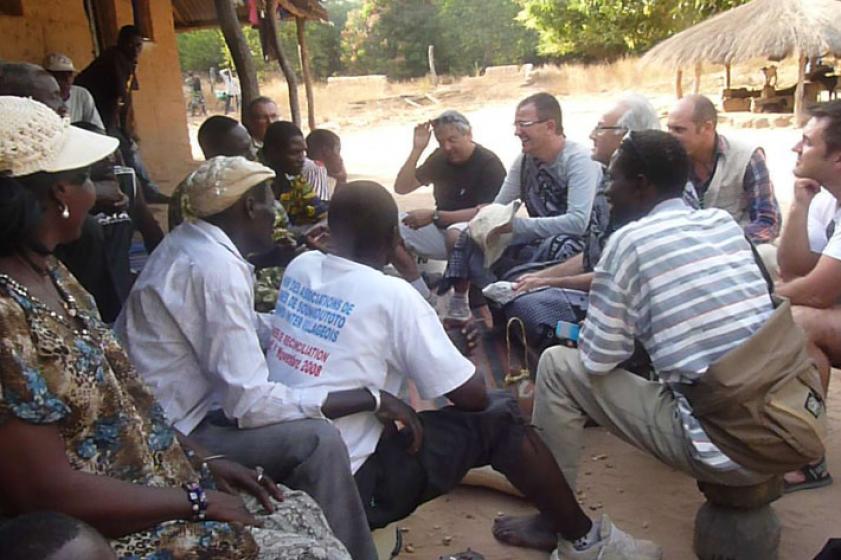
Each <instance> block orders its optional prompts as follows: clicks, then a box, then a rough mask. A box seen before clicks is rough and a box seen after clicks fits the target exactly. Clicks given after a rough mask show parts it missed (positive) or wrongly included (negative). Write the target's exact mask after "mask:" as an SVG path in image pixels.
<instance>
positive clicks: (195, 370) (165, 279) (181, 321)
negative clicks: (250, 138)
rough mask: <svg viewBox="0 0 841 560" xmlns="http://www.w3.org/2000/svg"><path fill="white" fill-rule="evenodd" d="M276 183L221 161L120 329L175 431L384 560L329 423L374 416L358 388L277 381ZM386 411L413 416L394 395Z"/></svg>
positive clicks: (247, 165) (191, 180) (130, 303)
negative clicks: (271, 258) (266, 290)
mask: <svg viewBox="0 0 841 560" xmlns="http://www.w3.org/2000/svg"><path fill="white" fill-rule="evenodd" d="M274 176H275V173H274V171H272V170H271V169H269V168H268V167H264V166H263V165H260V164H259V163H255V162H251V161H248V160H247V159H245V158H243V157H226V156H217V157H214V158H211V159H209V160H208V161H206V162H204V163H202V164H201V165H200V166H199V168H198V169H197V170H196V171H194V172H193V173H191V174H190V176H188V177H187V179H185V181H184V182H183V185H184V195H183V196H184V197H185V198H186V201H185V204H184V209H185V221H184V222H183V223H181V224H180V225H179V226H178V227H176V228H175V229H174V230H173V231H172V232H171V233H170V234H169V235H167V236H166V237H165V238H164V240H163V242H162V243H161V244H160V245H159V246H158V247H157V249H156V250H155V252H154V253H152V255H151V256H150V257H149V260H148V262H147V263H146V266H145V267H144V269H143V272H142V273H141V274H140V277H139V278H138V279H137V281H136V282H135V284H134V287H133V288H132V291H131V293H130V294H129V297H128V300H127V301H126V303H125V307H124V308H123V311H122V313H121V314H120V316H119V318H118V319H117V323H116V325H115V329H116V331H117V334H118V335H119V336H120V338H121V339H122V341H123V343H124V345H125V348H126V350H127V351H128V353H129V356H130V357H131V359H132V363H134V364H135V366H136V368H137V371H138V373H139V374H140V375H141V376H142V377H143V378H144V380H145V381H146V383H147V384H148V385H149V387H150V388H151V389H152V391H153V393H154V394H155V396H156V397H157V399H158V400H159V401H160V403H161V406H162V407H163V409H164V412H165V413H166V416H167V418H168V419H169V421H170V422H172V423H173V425H174V426H175V428H176V429H177V430H178V431H179V432H181V433H183V434H187V435H189V436H190V437H191V439H194V440H196V441H198V442H199V443H200V444H202V445H203V446H204V447H206V448H207V449H208V450H209V451H210V452H212V453H216V454H224V455H226V456H228V457H229V458H232V459H234V460H237V461H238V462H241V463H243V464H245V465H250V466H251V467H252V468H254V467H257V466H260V467H261V468H264V469H265V472H266V474H267V475H269V476H271V478H272V479H273V480H276V481H282V482H283V483H284V484H286V485H287V486H290V487H292V488H294V489H296V490H303V491H305V492H307V493H308V494H309V495H310V496H312V497H313V498H314V499H315V500H316V501H317V502H318V503H319V505H320V506H321V508H322V509H323V510H324V513H325V516H326V517H327V520H328V522H329V524H330V526H331V528H332V529H333V532H334V533H335V534H336V536H337V537H338V538H339V540H341V541H342V543H343V544H344V545H345V546H346V547H347V548H348V550H349V551H350V552H351V554H352V556H353V558H355V559H365V560H371V559H373V558H376V552H375V550H374V546H373V541H372V539H371V534H370V531H369V529H368V525H367V522H366V518H365V512H364V509H363V506H362V502H361V500H360V498H359V493H358V492H357V489H356V484H355V482H354V480H353V477H352V475H351V470H350V459H349V457H348V452H347V449H346V448H345V446H344V443H343V442H342V438H341V436H340V434H339V432H338V430H337V429H336V428H334V427H333V425H332V423H331V422H329V421H328V420H327V419H331V420H332V419H335V418H339V417H342V416H346V415H349V414H355V413H357V412H362V411H370V410H373V409H374V408H375V406H376V405H377V403H376V402H375V399H374V397H373V395H372V394H371V392H369V391H368V390H367V389H365V388H363V387H362V386H360V387H359V388H355V389H351V390H346V391H334V392H329V391H326V390H315V391H313V390H303V391H302V390H295V389H290V388H288V387H286V386H285V385H283V384H281V383H275V382H271V381H269V370H268V367H267V365H266V358H265V355H264V349H265V348H267V347H268V344H269V340H270V338H271V336H272V332H271V328H270V327H269V318H268V316H266V317H264V316H262V315H260V314H258V313H256V312H255V311H254V286H253V276H254V267H253V266H252V265H251V264H250V263H249V262H248V260H247V257H249V256H250V255H253V254H261V253H265V252H266V251H268V250H270V249H271V248H272V247H273V241H272V231H273V224H274V219H275V211H274V201H275V199H274V195H273V193H272V189H271V180H272V179H273V178H274ZM379 407H380V408H379V409H380V410H381V411H385V412H388V413H390V414H393V415H394V417H397V418H401V419H402V418H408V417H409V415H410V414H411V409H410V408H409V407H408V406H407V405H405V404H404V403H403V402H402V401H400V399H397V398H396V397H393V396H391V395H383V396H382V397H381V401H380V404H379Z"/></svg>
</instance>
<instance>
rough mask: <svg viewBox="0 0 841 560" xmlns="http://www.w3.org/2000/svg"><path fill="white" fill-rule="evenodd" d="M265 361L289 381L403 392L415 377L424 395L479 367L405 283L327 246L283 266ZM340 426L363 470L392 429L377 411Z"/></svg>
mask: <svg viewBox="0 0 841 560" xmlns="http://www.w3.org/2000/svg"><path fill="white" fill-rule="evenodd" d="M266 360H267V362H268V365H269V378H270V379H271V380H273V381H278V382H280V383H283V384H285V385H287V386H289V387H294V388H302V387H321V388H326V389H328V390H330V391H341V390H345V389H358V388H361V387H371V388H376V389H379V390H382V391H387V392H389V393H392V394H395V395H396V394H399V393H400V390H401V388H402V387H403V385H404V384H405V382H406V381H407V380H409V379H411V380H412V381H413V382H414V384H415V386H416V387H417V389H418V392H419V393H420V395H421V397H422V398H424V399H434V398H437V397H440V396H442V395H445V394H446V393H449V392H450V391H452V390H454V389H456V388H458V387H459V386H461V385H462V384H464V383H465V382H466V381H467V380H468V379H470V377H471V376H472V375H473V372H474V369H475V368H474V366H473V364H472V363H471V362H470V361H469V360H467V359H466V358H465V357H464V356H462V355H461V353H460V352H459V351H458V350H457V349H456V348H455V346H453V344H452V342H451V341H450V339H449V338H448V337H447V334H446V333H445V332H444V327H443V326H442V325H441V322H440V321H439V320H438V316H437V315H436V313H435V310H434V309H432V307H430V305H429V304H428V303H427V302H426V301H425V300H424V299H423V298H422V297H421V296H420V294H418V292H417V291H416V290H415V289H414V288H412V287H411V286H410V285H409V284H408V283H407V282H406V281H405V280H403V279H400V278H394V277H391V276H386V275H385V274H383V273H382V272H380V271H378V270H375V269H373V268H371V267H369V266H365V265H363V264H359V263H356V262H353V261H350V260H347V259H343V258H341V257H337V256H335V255H325V254H323V253H320V252H318V251H311V252H309V253H305V254H303V255H301V256H299V257H297V258H296V259H295V260H294V261H292V262H291V263H290V264H289V267H288V268H287V269H286V271H285V272H284V275H283V282H282V284H281V290H280V294H279V296H278V300H277V307H276V309H275V314H274V317H273V319H272V340H271V344H270V346H269V350H268V353H267V356H266ZM335 425H336V427H337V428H338V429H339V431H340V432H341V434H342V438H343V439H344V441H345V445H347V448H348V452H349V454H350V461H351V469H352V470H353V472H356V471H357V470H358V469H359V467H361V466H362V464H363V463H364V462H365V460H366V459H367V458H368V456H369V455H371V453H373V452H374V450H375V449H376V447H377V442H378V441H379V439H380V434H381V433H382V429H383V426H382V424H381V423H380V421H379V420H378V419H377V418H376V416H374V414H373V413H372V412H360V413H357V414H353V415H351V416H346V417H344V418H340V419H338V420H336V421H335Z"/></svg>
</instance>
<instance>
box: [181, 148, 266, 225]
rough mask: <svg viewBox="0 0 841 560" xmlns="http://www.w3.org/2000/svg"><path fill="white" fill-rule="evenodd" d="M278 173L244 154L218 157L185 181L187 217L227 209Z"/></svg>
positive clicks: (216, 212) (202, 216)
mask: <svg viewBox="0 0 841 560" xmlns="http://www.w3.org/2000/svg"><path fill="white" fill-rule="evenodd" d="M274 177H275V172H274V171H272V170H271V169H269V168H268V167H266V166H265V165H261V164H259V163H257V162H254V161H249V160H247V159H245V158H244V157H241V156H236V157H226V156H216V157H214V158H211V159H209V160H207V161H206V162H204V163H202V164H201V165H200V166H199V167H198V169H196V170H195V171H193V172H192V173H190V175H188V176H187V178H186V179H185V180H184V182H183V183H182V184H183V189H184V194H183V195H182V196H183V197H184V199H183V200H182V209H183V211H184V214H185V217H188V218H189V217H195V218H206V217H207V216H213V215H214V214H218V213H219V212H222V211H223V210H227V209H228V208H230V207H231V206H233V205H234V204H236V202H237V201H238V200H239V199H240V198H242V195H244V194H245V193H247V192H248V191H249V189H251V188H252V187H255V186H257V185H259V184H260V183H263V182H265V181H269V180H271V179H274Z"/></svg>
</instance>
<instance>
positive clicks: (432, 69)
mask: <svg viewBox="0 0 841 560" xmlns="http://www.w3.org/2000/svg"><path fill="white" fill-rule="evenodd" d="M426 56H427V58H429V76H430V78H431V79H432V85H434V86H437V85H438V72H436V71H435V46H434V45H429V48H428V49H427V51H426Z"/></svg>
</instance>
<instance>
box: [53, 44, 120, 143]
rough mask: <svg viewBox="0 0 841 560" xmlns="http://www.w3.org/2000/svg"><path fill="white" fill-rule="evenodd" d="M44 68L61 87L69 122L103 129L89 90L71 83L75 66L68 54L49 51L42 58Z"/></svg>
mask: <svg viewBox="0 0 841 560" xmlns="http://www.w3.org/2000/svg"><path fill="white" fill-rule="evenodd" d="M44 70H46V71H47V72H49V73H50V74H52V75H53V77H54V78H55V79H56V81H57V82H58V86H59V88H61V98H62V99H64V102H65V103H67V116H68V117H70V122H72V123H75V122H86V123H90V124H92V125H94V126H95V127H97V128H98V129H100V130H105V125H103V124H102V118H100V116H99V111H97V110H96V103H94V100H93V96H92V95H91V92H89V91H88V90H86V89H85V88H83V87H82V86H77V85H73V78H74V77H75V76H76V67H75V66H73V61H72V60H71V59H70V57H69V56H67V55H66V54H63V53H57V52H56V53H50V54H48V55H47V56H46V57H45V58H44Z"/></svg>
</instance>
